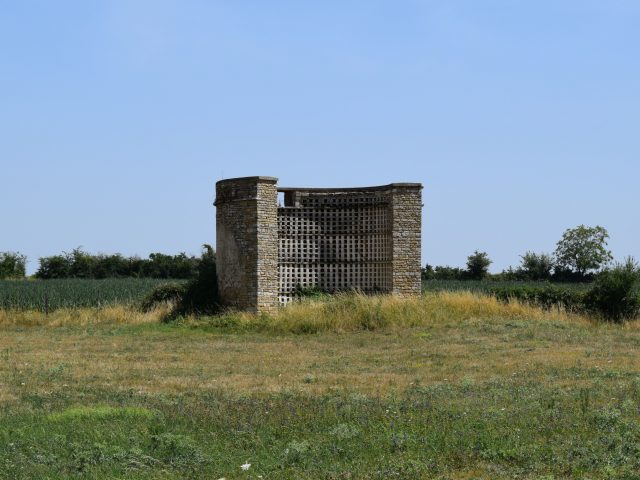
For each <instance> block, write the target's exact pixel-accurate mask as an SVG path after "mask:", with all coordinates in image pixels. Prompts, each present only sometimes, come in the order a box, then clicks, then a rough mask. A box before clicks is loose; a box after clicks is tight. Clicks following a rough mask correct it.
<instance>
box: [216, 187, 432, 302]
mask: <svg viewBox="0 0 640 480" xmlns="http://www.w3.org/2000/svg"><path fill="white" fill-rule="evenodd" d="M276 182H277V179H275V178H273V177H246V178H235V179H229V180H222V181H220V182H218V183H217V184H216V201H215V205H216V208H217V214H216V228H217V236H216V241H217V245H216V246H217V259H218V286H219V289H220V296H221V299H222V301H223V302H224V303H225V304H226V305H229V306H231V307H235V308H239V309H242V310H250V311H255V312H260V311H269V310H272V309H274V308H276V307H277V306H278V305H282V304H286V303H287V302H289V301H291V300H292V299H293V298H294V297H295V296H296V291H297V290H298V289H299V288H312V287H315V288H319V289H321V290H324V291H328V292H337V291H345V290H360V291H363V292H370V293H375V292H380V293H393V294H397V295H415V294H419V293H420V290H421V284H420V265H421V259H420V252H421V218H422V185H420V184H419V183H392V184H390V185H385V186H380V187H364V188H277V186H276ZM277 192H281V193H283V194H284V205H278V204H277Z"/></svg>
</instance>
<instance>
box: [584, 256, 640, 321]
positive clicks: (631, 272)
mask: <svg viewBox="0 0 640 480" xmlns="http://www.w3.org/2000/svg"><path fill="white" fill-rule="evenodd" d="M639 283H640V266H639V265H638V263H637V262H636V261H635V260H634V259H633V258H632V257H628V258H627V259H626V260H625V262H624V263H619V264H616V265H614V266H613V267H611V268H607V269H605V270H603V271H602V272H601V273H600V274H599V275H598V277H597V278H596V281H595V282H594V284H593V287H592V288H591V290H590V291H589V292H588V293H587V295H586V298H585V303H586V305H587V307H588V308H590V309H591V310H592V311H594V312H595V313H599V314H601V315H602V316H603V317H604V318H605V319H607V320H610V321H613V322H622V321H624V320H627V319H632V318H635V317H636V316H637V315H638V313H640V292H639V289H638V286H639V285H638V284H639Z"/></svg>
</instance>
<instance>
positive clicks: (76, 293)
mask: <svg viewBox="0 0 640 480" xmlns="http://www.w3.org/2000/svg"><path fill="white" fill-rule="evenodd" d="M171 281H172V280H165V279H154V278H109V279H104V280H93V279H82V278H70V279H54V280H0V308H2V309H15V310H41V311H44V310H45V306H46V307H48V309H49V310H55V309H58V308H87V307H100V306H105V305H114V304H122V305H131V304H134V303H136V302H138V301H140V300H141V299H142V298H143V297H144V296H145V295H146V294H147V293H149V292H150V291H151V290H152V289H153V288H154V287H156V286H157V285H161V284H163V283H167V282H171ZM176 281H177V282H181V281H184V280H176Z"/></svg>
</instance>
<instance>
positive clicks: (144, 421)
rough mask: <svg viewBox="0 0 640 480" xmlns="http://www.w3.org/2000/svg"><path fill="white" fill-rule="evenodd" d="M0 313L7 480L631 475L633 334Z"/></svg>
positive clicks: (521, 313)
mask: <svg viewBox="0 0 640 480" xmlns="http://www.w3.org/2000/svg"><path fill="white" fill-rule="evenodd" d="M163 313H165V312H163V311H155V312H149V313H141V312H139V311H136V310H135V309H131V308H129V307H124V306H109V307H104V308H100V309H59V310H56V311H54V312H52V313H50V314H49V315H48V316H45V315H44V314H42V313H39V312H37V311H15V310H14V311H2V310H0V330H2V331H1V332H0V355H1V356H2V362H0V478H7V479H34V478H47V479H69V478H82V479H86V478H90V479H105V478H127V479H151V478H154V479H156V478H161V479H183V478H198V479H199V478H203V479H205V478H206V479H214V480H215V479H219V478H226V479H249V478H251V479H259V478H262V479H389V478H400V479H512V478H521V479H547V480H550V479H567V478H575V479H578V478H580V479H594V480H595V479H639V478H640V355H638V351H639V350H640V324H639V322H638V321H635V322H628V323H626V324H624V325H611V324H603V323H598V322H595V321H593V320H591V319H590V318H587V317H583V316H579V315H576V314H569V313H566V312H562V311H552V310H539V309H536V308H534V307H532V306H529V305H523V304H519V303H517V302H511V303H507V304H505V303H503V302H499V301H497V300H496V299H494V298H491V297H483V296H478V295H473V294H471V293H464V292H457V293H448V292H443V293H437V294H428V295H425V296H423V297H422V298H418V299H397V298H391V297H364V296H359V295H341V296H337V297H335V298H331V299H328V300H327V299H323V300H309V301H306V302H302V303H299V304H294V305H292V306H291V307H288V308H286V309H282V310H280V311H278V312H277V313H275V314H273V315H270V316H267V315H262V316H254V315H249V314H232V313H228V314H225V315H221V316H217V317H208V318H207V317H204V318H192V317H187V318H183V319H182V320H181V321H179V322H175V323H170V324H166V323H161V322H160V318H161V317H162V315H163Z"/></svg>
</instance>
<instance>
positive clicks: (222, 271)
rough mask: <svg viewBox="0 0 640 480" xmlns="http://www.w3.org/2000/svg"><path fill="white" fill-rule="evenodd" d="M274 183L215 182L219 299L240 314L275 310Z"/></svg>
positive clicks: (253, 180)
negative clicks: (239, 311)
mask: <svg viewBox="0 0 640 480" xmlns="http://www.w3.org/2000/svg"><path fill="white" fill-rule="evenodd" d="M276 182H277V179H275V178H272V177H246V178H233V179H229V180H221V181H219V182H218V183H216V201H215V206H216V250H217V253H216V262H217V275H218V289H219V294H220V300H221V301H222V303H223V304H224V305H227V306H230V307H234V308H238V309H240V310H249V311H254V312H258V311H264V310H270V309H272V308H274V307H275V306H276V305H277V295H278V292H277V283H278V277H277V275H278V274H277V272H278V263H277V262H278V259H277V255H278V251H277V248H278V234H277V191H276V187H275V185H276Z"/></svg>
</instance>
